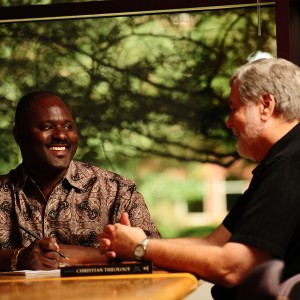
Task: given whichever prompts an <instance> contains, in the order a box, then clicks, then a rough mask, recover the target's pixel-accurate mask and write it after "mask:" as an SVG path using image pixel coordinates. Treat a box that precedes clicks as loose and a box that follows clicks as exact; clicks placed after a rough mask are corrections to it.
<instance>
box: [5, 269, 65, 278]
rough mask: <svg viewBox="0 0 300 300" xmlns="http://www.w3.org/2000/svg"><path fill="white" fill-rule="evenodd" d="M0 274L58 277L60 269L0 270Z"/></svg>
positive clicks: (27, 276)
mask: <svg viewBox="0 0 300 300" xmlns="http://www.w3.org/2000/svg"><path fill="white" fill-rule="evenodd" d="M0 275H6V276H7V275H10V276H11V275H13V276H25V277H26V278H41V277H43V278H47V277H60V269H56V270H49V271H46V270H18V271H7V272H0Z"/></svg>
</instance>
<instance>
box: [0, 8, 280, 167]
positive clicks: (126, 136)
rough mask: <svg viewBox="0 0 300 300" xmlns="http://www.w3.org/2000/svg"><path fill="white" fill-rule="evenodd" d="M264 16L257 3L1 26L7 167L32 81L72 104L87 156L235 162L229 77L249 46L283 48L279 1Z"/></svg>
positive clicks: (0, 145)
mask: <svg viewBox="0 0 300 300" xmlns="http://www.w3.org/2000/svg"><path fill="white" fill-rule="evenodd" d="M261 16H262V26H263V27H262V32H263V34H262V35H261V36H258V34H257V23H256V20H257V16H256V10H255V9H236V10H222V11H203V12H197V13H186V14H165V15H144V16H129V17H111V18H99V19H82V20H65V21H45V22H30V23H19V24H18V23H13V24H5V25H1V26H0V46H1V48H0V59H1V69H0V75H1V78H2V81H1V82H0V96H1V99H2V100H1V104H0V114H1V115H0V117H1V119H0V120H1V121H0V138H1V140H0V151H1V160H3V161H4V162H5V164H2V167H1V168H2V170H1V171H2V172H3V171H4V170H7V169H9V168H11V167H13V166H14V165H15V164H16V161H18V159H19V154H18V151H17V148H16V146H15V145H14V143H13V141H12V137H11V128H12V126H13V115H14V110H15V106H16V103H17V100H18V99H19V98H20V97H21V96H22V95H23V94H25V93H27V92H29V91H32V90H51V91H55V92H57V93H58V94H59V95H60V96H61V97H62V99H64V100H65V101H66V102H67V103H68V104H69V106H70V107H71V110H72V111H73V114H74V116H76V121H77V123H78V127H79V135H80V146H79V149H78V152H77V158H78V159H82V160H85V161H88V162H91V163H95V164H97V165H99V164H102V162H103V161H104V160H106V161H114V162H118V163H121V164H122V161H123V159H124V157H129V158H132V157H135V158H136V157H149V156H159V157H164V158H175V159H178V160H181V161H197V162H213V163H218V164H220V165H223V166H228V165H230V164H232V163H233V162H234V161H235V160H237V159H238V155H237V153H236V152H235V147H234V144H235V142H234V140H233V138H232V134H231V132H230V131H229V130H228V129H227V128H226V127H225V124H224V121H225V119H226V117H227V115H228V103H227V102H228V100H227V98H228V92H229V86H228V80H229V78H230V76H231V74H232V72H233V70H234V69H235V68H236V67H237V66H239V65H241V64H243V63H245V62H246V58H247V56H248V55H249V54H250V53H252V52H255V51H256V50H259V49H260V50H263V51H267V52H270V53H272V54H273V55H275V51H276V49H275V48H276V46H275V21H274V19H275V16H274V9H270V8H264V9H262V13H261Z"/></svg>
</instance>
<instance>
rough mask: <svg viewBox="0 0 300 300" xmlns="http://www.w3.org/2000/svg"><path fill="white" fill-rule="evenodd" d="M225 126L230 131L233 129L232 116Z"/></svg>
mask: <svg viewBox="0 0 300 300" xmlns="http://www.w3.org/2000/svg"><path fill="white" fill-rule="evenodd" d="M225 125H226V127H227V128H229V129H231V128H232V118H231V115H229V117H228V118H227V121H226V122H225Z"/></svg>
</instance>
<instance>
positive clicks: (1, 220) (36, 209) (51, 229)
mask: <svg viewBox="0 0 300 300" xmlns="http://www.w3.org/2000/svg"><path fill="white" fill-rule="evenodd" d="M122 212H128V214H129V218H130V222H131V225H132V226H136V227H140V228H142V229H143V230H144V231H145V233H146V234H147V235H149V236H152V237H160V234H159V232H158V230H157V228H156V227H155V225H154V224H153V222H152V221H151V219H150V215H149V211H148V208H147V206H146V204H145V202H144V198H143V196H142V195H141V194H140V193H139V192H137V191H136V186H135V183H134V182H133V181H132V180H130V179H127V178H125V177H122V176H120V175H118V174H115V173H112V172H110V171H106V170H102V169H100V168H97V167H95V166H92V165H89V164H85V163H82V162H75V161H72V162H71V164H70V166H69V169H68V171H67V173H66V176H65V178H64V179H63V180H62V181H61V182H60V183H59V184H57V186H56V187H55V188H54V190H53V191H52V193H51V195H50V197H49V199H48V200H46V199H45V197H44V196H43V194H42V193H41V191H40V189H39V187H38V186H37V185H36V184H35V183H34V181H33V180H32V179H31V178H30V177H29V176H27V175H26V174H25V172H24V169H23V167H22V165H19V166H18V167H17V168H16V169H14V170H12V171H10V173H9V174H7V175H1V176H0V249H9V248H16V247H21V246H25V247H27V246H29V245H30V243H31V242H32V241H33V240H34V238H33V237H31V236H30V235H28V234H27V233H26V232H24V231H23V230H22V229H20V228H19V226H18V224H20V225H22V226H23V227H26V228H27V229H29V230H32V231H34V232H35V233H37V235H38V236H39V237H40V238H42V237H47V236H53V237H55V238H56V240H57V242H58V243H60V244H69V245H81V246H92V247H97V246H98V241H97V234H98V233H100V232H102V230H103V226H105V225H106V224H109V223H116V222H119V221H120V216H121V213H122Z"/></svg>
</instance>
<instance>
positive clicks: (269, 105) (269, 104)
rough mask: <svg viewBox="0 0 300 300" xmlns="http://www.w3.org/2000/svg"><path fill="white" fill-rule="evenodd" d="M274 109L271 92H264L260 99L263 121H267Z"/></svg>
mask: <svg viewBox="0 0 300 300" xmlns="http://www.w3.org/2000/svg"><path fill="white" fill-rule="evenodd" d="M274 111H275V99H274V96H273V95H272V94H265V95H263V97H262V98H261V99H260V114H261V119H262V120H263V121H267V120H268V119H270V117H271V116H272V115H273V113H274Z"/></svg>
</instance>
